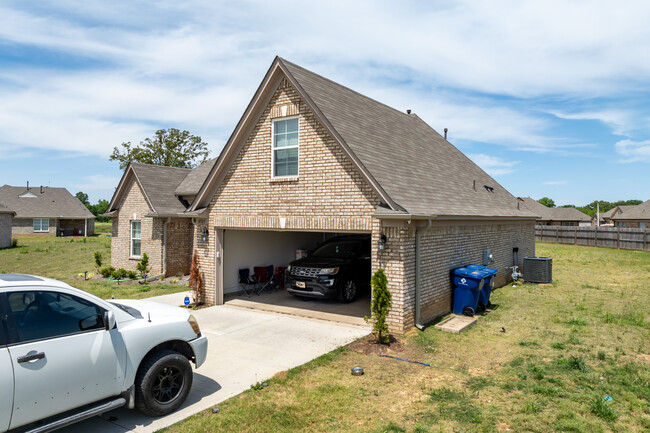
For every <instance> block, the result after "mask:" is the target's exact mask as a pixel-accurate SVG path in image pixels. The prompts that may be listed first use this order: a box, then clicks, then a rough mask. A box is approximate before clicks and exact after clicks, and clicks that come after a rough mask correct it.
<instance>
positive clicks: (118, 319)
mask: <svg viewBox="0 0 650 433" xmlns="http://www.w3.org/2000/svg"><path fill="white" fill-rule="evenodd" d="M207 345H208V343H207V339H206V337H205V336H203V335H201V331H200V329H199V325H198V323H197V322H196V320H195V319H194V317H193V316H192V315H190V314H189V312H188V311H187V310H184V309H182V308H178V307H172V306H168V305H163V304H159V303H156V302H151V301H136V300H110V301H104V300H102V299H99V298H97V297H96V296H93V295H91V294H89V293H86V292H84V291H82V290H79V289H75V288H74V287H71V286H69V285H68V284H65V283H61V282H59V281H55V280H51V279H48V278H42V277H36V276H31V275H18V274H0V432H5V431H7V430H14V429H18V430H19V431H21V432H22V431H30V432H34V433H36V432H39V433H42V432H47V431H52V430H55V429H57V428H61V427H63V426H66V425H68V424H72V423H74V422H77V421H80V420H83V419H86V418H89V417H92V416H94V415H98V414H100V413H103V412H106V411H109V410H112V409H115V408H117V407H120V406H127V407H129V408H134V407H137V408H138V409H139V410H141V411H142V412H144V413H145V414H147V415H151V416H160V415H165V414H167V413H170V412H172V411H174V410H176V409H178V407H179V406H180V405H181V404H183V402H184V401H185V399H186V398H187V395H188V393H189V391H190V388H191V386H192V378H193V372H192V367H191V365H190V361H192V362H194V365H195V366H196V367H197V368H198V367H199V366H200V365H201V364H202V363H203V362H204V361H205V357H206V353H207Z"/></svg>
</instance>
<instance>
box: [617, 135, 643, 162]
mask: <svg viewBox="0 0 650 433" xmlns="http://www.w3.org/2000/svg"><path fill="white" fill-rule="evenodd" d="M616 152H618V153H619V154H620V155H621V156H623V160H622V162H637V161H643V162H650V140H644V141H633V140H621V141H619V142H618V143H616Z"/></svg>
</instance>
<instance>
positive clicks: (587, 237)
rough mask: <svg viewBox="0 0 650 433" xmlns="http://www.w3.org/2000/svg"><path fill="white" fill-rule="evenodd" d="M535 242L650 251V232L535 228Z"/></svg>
mask: <svg viewBox="0 0 650 433" xmlns="http://www.w3.org/2000/svg"><path fill="white" fill-rule="evenodd" d="M535 240H536V241H541V242H554V243H557V244H572V245H587V246H592V247H603V248H619V249H625V250H642V251H650V231H649V230H648V229H630V228H624V227H594V226H584V227H579V226H572V227H565V226H535Z"/></svg>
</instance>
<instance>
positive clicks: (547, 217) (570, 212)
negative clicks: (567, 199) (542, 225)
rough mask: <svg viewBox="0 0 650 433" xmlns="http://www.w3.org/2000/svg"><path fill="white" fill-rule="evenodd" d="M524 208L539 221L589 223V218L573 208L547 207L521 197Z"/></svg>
mask: <svg viewBox="0 0 650 433" xmlns="http://www.w3.org/2000/svg"><path fill="white" fill-rule="evenodd" d="M522 200H523V201H524V206H526V207H527V208H528V209H530V211H531V212H533V213H534V214H536V215H537V216H538V218H537V219H538V220H540V221H577V222H580V221H583V222H589V221H591V218H590V217H589V215H587V214H586V213H584V212H580V211H579V210H578V209H576V208H573V207H552V208H551V207H547V206H544V205H543V204H541V203H540V202H538V201H537V200H535V199H533V198H530V197H523V198H522Z"/></svg>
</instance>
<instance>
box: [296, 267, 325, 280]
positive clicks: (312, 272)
mask: <svg viewBox="0 0 650 433" xmlns="http://www.w3.org/2000/svg"><path fill="white" fill-rule="evenodd" d="M319 272H320V268H303V267H300V266H292V267H291V275H292V276H294V277H308V278H313V277H315V276H317V275H318V273H319Z"/></svg>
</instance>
